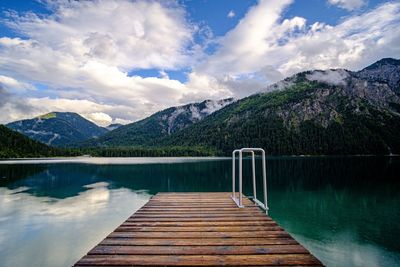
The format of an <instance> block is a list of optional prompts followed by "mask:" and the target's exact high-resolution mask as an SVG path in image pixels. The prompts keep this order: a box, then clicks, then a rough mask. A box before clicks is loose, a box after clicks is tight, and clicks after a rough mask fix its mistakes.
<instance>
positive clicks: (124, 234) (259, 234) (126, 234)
mask: <svg viewBox="0 0 400 267" xmlns="http://www.w3.org/2000/svg"><path fill="white" fill-rule="evenodd" d="M235 237H241V238H243V237H245V238H269V237H285V238H288V237H290V235H289V234H288V233H286V232H284V231H281V230H278V231H252V232H155V231H152V232H130V231H118V232H113V233H111V234H110V235H108V237H107V238H170V239H177V238H180V239H183V238H235Z"/></svg>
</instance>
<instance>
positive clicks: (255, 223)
mask: <svg viewBox="0 0 400 267" xmlns="http://www.w3.org/2000/svg"><path fill="white" fill-rule="evenodd" d="M139 225H140V226H198V227H201V226H206V227H209V226H228V227H229V226H277V223H276V222H274V221H268V220H267V221H233V222H232V221H231V222H224V221H222V222H221V221H217V222H207V221H203V222H182V221H175V222H168V221H167V222H161V221H131V220H130V219H129V220H127V221H125V222H124V223H123V224H122V225H121V226H139Z"/></svg>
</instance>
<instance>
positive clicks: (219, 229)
mask: <svg viewBox="0 0 400 267" xmlns="http://www.w3.org/2000/svg"><path fill="white" fill-rule="evenodd" d="M269 230H271V231H272V230H282V228H280V227H279V226H254V227H250V226H230V227H229V226H200V227H199V226H197V227H196V226H125V225H124V226H121V227H119V228H117V229H116V230H115V231H116V232H127V231H129V232H134V231H142V232H152V231H157V232H163V231H164V232H241V231H248V232H251V231H269Z"/></svg>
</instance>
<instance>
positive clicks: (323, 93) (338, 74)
mask: <svg viewBox="0 0 400 267" xmlns="http://www.w3.org/2000/svg"><path fill="white" fill-rule="evenodd" d="M399 63H400V61H399V60H396V59H382V60H380V61H378V62H376V63H374V64H372V65H371V66H369V67H367V68H365V69H363V70H361V71H359V72H351V71H348V70H344V69H334V70H326V71H320V70H314V71H307V72H302V73H298V74H296V75H294V76H292V77H289V78H286V79H285V80H283V81H281V82H278V83H277V84H274V85H272V86H269V87H268V88H267V90H274V91H272V92H267V93H260V94H255V95H252V96H249V97H246V98H244V99H241V100H238V101H236V102H234V103H232V104H230V105H228V106H226V107H224V108H223V109H221V110H219V111H217V112H215V113H213V114H211V115H210V116H208V117H206V118H205V119H204V120H202V121H200V122H198V123H196V124H193V125H191V126H190V127H187V128H185V129H183V130H181V131H179V132H176V133H175V134H173V135H170V136H167V137H165V138H163V139H162V140H161V141H160V142H159V144H160V145H164V146H173V145H180V146H193V145H197V146H198V145H200V146H204V147H210V148H214V149H217V150H218V151H220V152H221V153H222V154H226V155H228V154H229V153H231V152H232V150H233V149H235V148H239V147H263V148H265V149H266V151H267V153H269V154H389V153H396V154H399V153H400V138H399V132H400V114H399V112H400V97H399V95H400V94H399V87H400V85H399V74H400V64H399Z"/></svg>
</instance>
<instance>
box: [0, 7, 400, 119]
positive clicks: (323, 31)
mask: <svg viewBox="0 0 400 267" xmlns="http://www.w3.org/2000/svg"><path fill="white" fill-rule="evenodd" d="M399 10H400V3H399V1H377V0H307V1H303V0H259V1H255V0H218V1H215V0H168V1H156V0H154V1H141V0H135V1H134V0H132V1H130V0H107V1H106V0H93V1H80V2H79V1H62V0H54V1H50V0H40V1H22V0H20V1H16V0H2V1H1V3H0V11H1V14H0V94H1V96H2V98H3V101H0V111H1V112H0V114H2V115H0V123H4V122H8V121H12V120H16V119H21V118H26V117H30V116H36V115H39V114H41V113H45V112H50V111H53V110H59V111H75V112H78V113H80V114H82V115H84V116H85V117H87V118H89V119H91V120H93V121H95V122H97V123H100V124H103V125H105V124H108V123H111V122H122V123H127V122H130V121H135V120H137V119H141V118H143V117H145V116H147V115H150V114H151V113H153V112H155V111H158V110H160V109H163V108H167V107H169V106H174V105H181V104H185V103H188V102H194V101H201V100H204V99H216V100H217V99H221V98H227V97H235V98H241V97H244V96H247V95H250V94H252V93H254V92H258V91H260V90H263V89H264V88H265V87H267V85H268V84H271V83H274V82H276V81H279V80H280V79H283V78H284V77H286V76H289V75H292V74H294V73H296V72H299V71H303V70H308V69H326V68H347V69H350V70H358V69H361V68H363V67H365V66H367V65H368V64H371V63H373V62H374V61H376V60H378V59H380V58H382V57H395V58H398V57H399V56H400V48H399V47H400V40H399V38H396V36H400V30H399V29H400V21H399V20H400V14H399Z"/></svg>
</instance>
